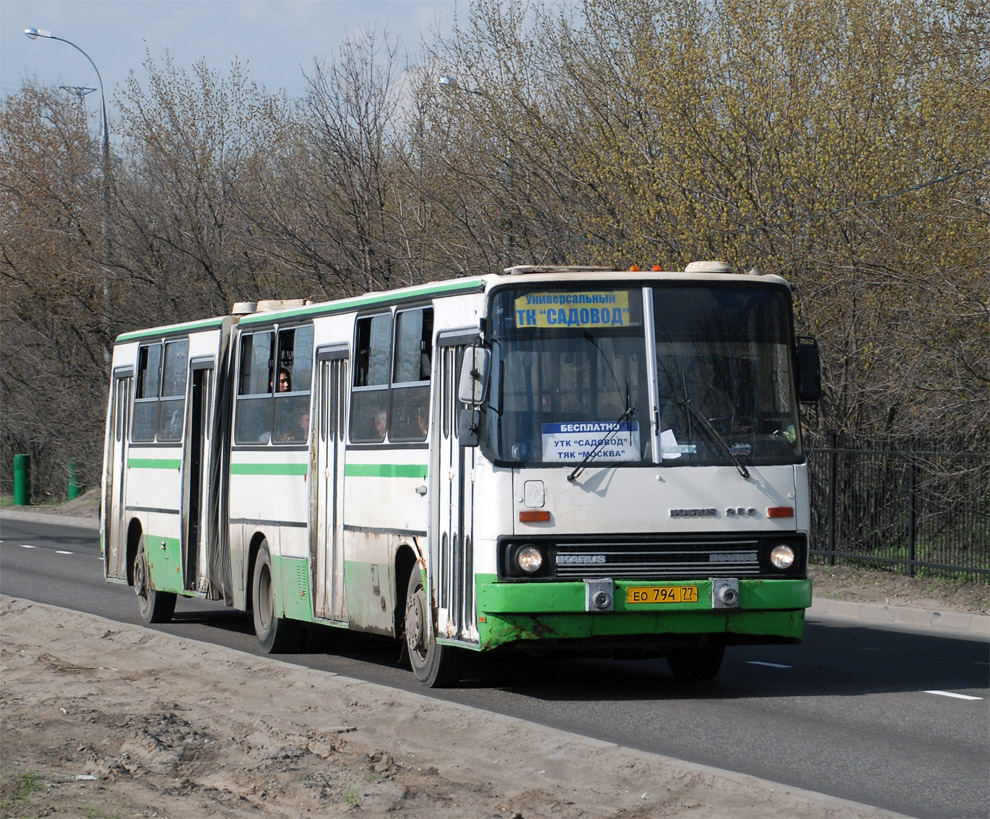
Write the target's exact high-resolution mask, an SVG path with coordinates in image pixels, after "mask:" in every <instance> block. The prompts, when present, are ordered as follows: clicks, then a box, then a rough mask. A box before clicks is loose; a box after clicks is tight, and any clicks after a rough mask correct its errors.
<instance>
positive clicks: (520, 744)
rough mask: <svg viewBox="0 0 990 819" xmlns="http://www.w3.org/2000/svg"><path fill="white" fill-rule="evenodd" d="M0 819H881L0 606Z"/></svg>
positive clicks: (741, 781)
mask: <svg viewBox="0 0 990 819" xmlns="http://www.w3.org/2000/svg"><path fill="white" fill-rule="evenodd" d="M0 645H2V680H0V682H2V687H0V713H2V723H0V727H2V734H0V760H2V779H0V781H2V788H0V814H2V815H3V816H11V817H13V816H18V817H20V816H25V817H26V816H89V817H117V816H163V817H166V816H167V817H187V816H215V817H242V816H248V817H249V816H259V817H260V816H265V817H269V816H274V817H278V816H291V817H297V816H300V815H303V814H306V813H313V814H317V815H321V816H342V815H365V816H381V815H385V814H389V815H393V814H394V815H397V816H405V817H423V819H435V818H436V817H437V816H474V817H493V819H496V818H497V817H504V819H509V818H510V817H512V819H522V817H525V819H542V818H543V817H546V819H551V817H552V818H554V819H556V818H557V817H561V816H566V817H576V819H583V818H584V817H587V818H588V819H591V817H595V819H598V818H599V817H610V816H611V817H624V819H635V817H657V816H664V817H686V816H732V817H740V818H744V817H765V816H768V815H773V816H789V817H798V818H800V817H835V819H847V818H851V817H881V816H891V815H892V814H890V813H887V812H884V811H879V810H873V809H870V808H862V807H859V806H855V805H851V804H850V803H845V802H840V801H838V800H833V799H830V798H828V797H821V796H818V795H815V794H809V793H806V792H801V791H792V790H789V789H787V788H785V787H783V786H780V785H775V784H772V783H769V782H765V781H762V780H758V779H754V778H752V777H747V776H742V775H736V774H731V773H725V772H719V771H715V770H712V769H708V768H703V767H700V766H696V765H690V764H687V763H683V762H679V761H676V760H672V759H667V758H665V757H660V756H656V755H653V754H646V753H641V752H638V751H632V750H629V749H625V748H620V747H618V746H615V745H611V744H608V743H603V742H598V741H594V740H589V739H586V738H583V737H579V736H575V735H572V734H567V733H563V732H560V731H554V730H549V729H545V728H540V727H537V726H534V725H531V724H529V723H525V722H522V721H519V720H514V719H510V718H506V717H501V716H498V715H494V714H488V713H480V712H477V711H474V710H472V709H468V708H464V707H461V706H458V705H451V704H445V703H441V702H438V701H436V700H433V699H429V698H427V697H423V696H419V695H416V694H408V693H403V692H397V691H393V690H391V689H388V688H385V687H382V686H376V685H372V684H368V683H363V682H360V681H356V680H352V679H348V678H345V677H340V676H337V675H332V674H325V673H318V672H314V671H310V670H308V669H305V668H299V667H296V666H292V665H289V664H287V663H283V662H279V661H276V660H272V659H268V658H260V657H255V656H251V655H245V654H241V653H238V652H236V651H232V650H228V649H224V648H218V647H215V646H205V645H202V644H200V643H196V642H193V641H188V640H183V639H179V638H176V637H172V636H170V635H167V634H161V633H158V632H152V631H148V630H144V629H140V628H135V627H130V626H124V625H121V624H119V623H114V622H112V621H109V620H105V619H103V618H98V617H93V616H89V615H83V614H78V613H74V612H69V611H66V610H64V609H58V608H53V607H49V606H43V605H40V604H35V603H29V602H26V601H21V600H15V599H12V598H9V597H0Z"/></svg>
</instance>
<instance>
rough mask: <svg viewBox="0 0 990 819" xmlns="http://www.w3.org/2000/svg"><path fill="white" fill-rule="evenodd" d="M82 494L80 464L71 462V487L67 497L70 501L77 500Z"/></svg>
mask: <svg viewBox="0 0 990 819" xmlns="http://www.w3.org/2000/svg"><path fill="white" fill-rule="evenodd" d="M81 494H82V487H80V486H79V464H77V463H76V462H75V461H69V486H68V490H67V491H66V496H67V497H68V499H69V500H75V499H76V498H78V497H79V496H80V495H81Z"/></svg>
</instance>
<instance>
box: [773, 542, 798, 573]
mask: <svg viewBox="0 0 990 819" xmlns="http://www.w3.org/2000/svg"><path fill="white" fill-rule="evenodd" d="M770 562H771V563H773V565H774V566H775V567H777V568H778V569H789V568H791V566H793V565H794V550H793V549H792V548H791V547H790V546H787V545H786V544H781V545H780V546H774V547H773V549H772V551H771V552H770Z"/></svg>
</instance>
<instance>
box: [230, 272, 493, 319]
mask: <svg viewBox="0 0 990 819" xmlns="http://www.w3.org/2000/svg"><path fill="white" fill-rule="evenodd" d="M484 288H485V280H484V279H481V278H473V279H458V280H456V281H451V282H441V283H439V284H426V285H423V286H422V287H413V288H409V289H408V290H397V291H396V290H391V291H389V292H387V293H371V294H369V295H367V296H358V297H356V298H350V299H341V300H339V301H328V302H324V303H322V304H310V305H307V306H306V307H297V308H294V309H289V310H284V311H273V312H271V313H254V314H252V315H250V316H245V317H244V318H242V319H241V320H240V322H239V323H240V324H241V325H242V326H243V325H251V324H259V323H261V322H272V321H275V320H281V319H287V318H297V317H301V316H317V315H321V316H322V315H330V314H333V313H343V312H347V311H348V310H357V309H358V308H361V307H370V306H372V305H376V304H391V303H393V302H402V301H408V300H410V299H417V298H423V297H425V296H450V295H454V294H456V293H464V292H471V291H475V292H480V291H482V290H484Z"/></svg>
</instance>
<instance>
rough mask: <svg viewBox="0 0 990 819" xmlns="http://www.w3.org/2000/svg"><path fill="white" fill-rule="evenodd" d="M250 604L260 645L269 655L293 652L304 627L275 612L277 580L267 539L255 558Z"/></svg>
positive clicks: (262, 542)
mask: <svg viewBox="0 0 990 819" xmlns="http://www.w3.org/2000/svg"><path fill="white" fill-rule="evenodd" d="M251 603H252V605H251V609H252V613H253V619H254V633H255V635H256V636H257V637H258V642H259V643H260V644H261V650H262V651H264V652H265V653H266V654H283V653H286V652H290V651H293V650H294V649H295V648H296V647H297V646H298V644H299V638H300V635H301V633H302V630H301V629H300V627H299V624H298V623H295V622H293V621H291V620H286V619H285V618H284V617H277V616H276V614H275V579H274V573H273V572H272V555H271V552H270V551H269V549H268V541H267V540H263V541H261V546H260V547H259V548H258V555H257V557H256V558H255V560H254V577H253V578H252V582H251Z"/></svg>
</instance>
